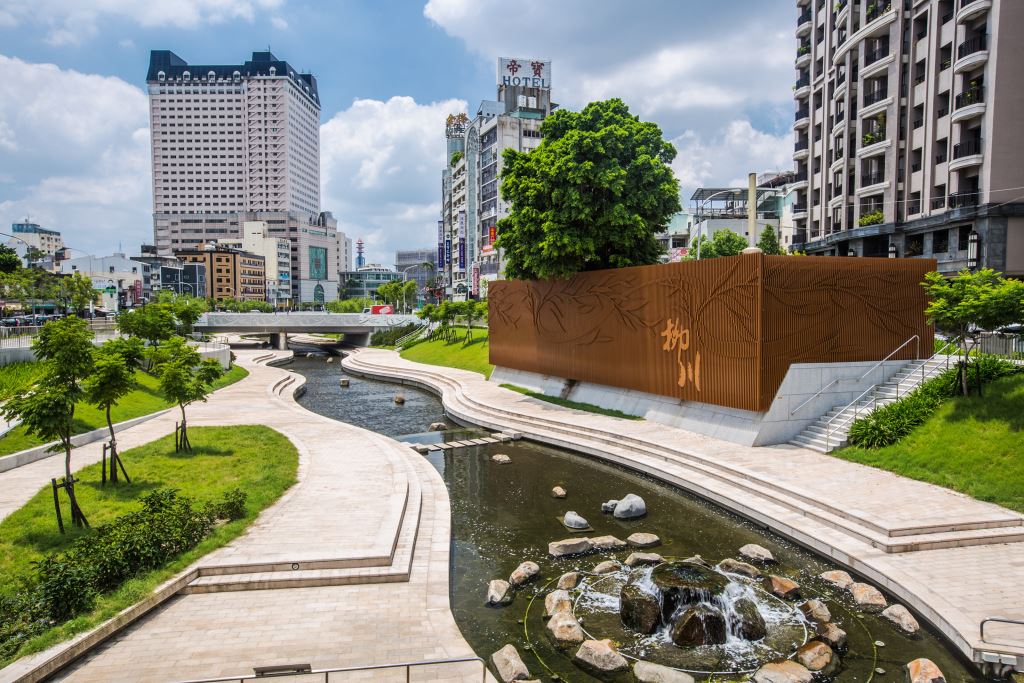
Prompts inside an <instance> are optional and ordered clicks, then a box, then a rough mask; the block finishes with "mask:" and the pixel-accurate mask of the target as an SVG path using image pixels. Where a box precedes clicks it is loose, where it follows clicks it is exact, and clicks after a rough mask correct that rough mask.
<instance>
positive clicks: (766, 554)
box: [740, 543, 775, 564]
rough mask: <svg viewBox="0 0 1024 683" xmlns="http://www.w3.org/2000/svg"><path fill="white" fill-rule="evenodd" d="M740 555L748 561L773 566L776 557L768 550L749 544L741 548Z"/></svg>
mask: <svg viewBox="0 0 1024 683" xmlns="http://www.w3.org/2000/svg"><path fill="white" fill-rule="evenodd" d="M740 555H741V556H743V557H744V558H746V559H748V560H752V561H754V562H760V563H762V564H772V563H774V562H775V556H774V555H772V552H771V551H770V550H768V548H764V547H762V546H759V545H757V544H756V543H748V544H746V545H745V546H743V547H742V548H740Z"/></svg>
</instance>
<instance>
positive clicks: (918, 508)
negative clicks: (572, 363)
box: [343, 349, 1024, 669]
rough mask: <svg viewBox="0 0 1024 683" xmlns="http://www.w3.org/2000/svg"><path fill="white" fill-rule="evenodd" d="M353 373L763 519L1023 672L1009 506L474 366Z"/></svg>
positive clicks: (960, 642)
mask: <svg viewBox="0 0 1024 683" xmlns="http://www.w3.org/2000/svg"><path fill="white" fill-rule="evenodd" d="M343 366H344V367H345V368H346V369H347V370H349V371H350V372H353V373H356V374H369V375H374V376H377V377H385V378H392V379H396V380H402V381H406V382H409V383H412V384H416V385H420V386H423V387H428V388H431V389H433V390H435V391H437V392H439V393H441V395H442V398H443V402H444V405H445V410H446V411H447V412H448V413H449V414H450V415H452V416H453V417H454V418H455V419H457V420H459V421H463V422H467V423H472V424H479V425H482V426H486V427H490V428H494V429H504V430H514V431H518V432H520V433H522V434H523V435H524V436H527V437H530V438H534V439H536V440H538V441H542V442H546V443H551V444H554V445H560V446H565V447H568V448H572V449H574V450H578V451H582V452H585V453H590V454H592V455H595V456H598V457H602V458H605V459H608V460H612V461H615V462H619V463H622V464H626V465H629V466H630V467H633V468H635V469H639V470H641V471H646V472H649V473H651V474H654V475H655V476H658V477H659V478H661V479H664V480H667V481H669V482H671V483H675V484H677V485H679V486H681V487H682V488H685V489H688V490H690V491H693V492H695V493H697V494H699V495H701V496H703V497H706V498H708V499H709V500H712V501H714V502H716V503H718V504H720V505H722V506H723V507H726V508H728V509H731V510H734V511H736V512H739V513H740V514H742V515H744V516H746V517H748V518H750V519H753V520H756V521H758V522H760V523H763V524H765V525H766V526H769V527H771V528H772V529H773V530H775V531H776V532H778V533H781V534H782V535H784V536H787V537H789V538H791V539H793V540H796V541H797V542H799V543H801V544H803V545H805V546H808V547H810V548H813V549H815V550H817V551H818V552H820V553H822V554H823V555H825V556H828V557H831V558H833V559H834V560H835V561H837V562H838V563H840V564H843V565H846V566H847V567H849V568H851V569H853V570H854V571H856V572H857V573H859V574H861V575H862V576H864V577H865V578H866V579H868V580H870V581H871V582H873V583H875V584H877V585H879V586H880V587H882V588H883V589H885V590H887V591H888V592H889V593H890V594H892V595H895V596H896V597H897V598H898V599H899V600H900V601H902V602H903V603H904V604H906V605H908V606H909V607H911V608H912V609H914V610H916V611H917V612H918V613H919V614H921V615H922V616H924V617H925V618H926V619H928V620H929V621H930V622H932V623H933V624H934V625H936V626H937V627H938V628H940V629H941V630H942V631H943V632H944V633H945V634H946V635H947V636H948V637H949V638H950V640H951V641H952V642H953V643H954V644H955V645H956V646H957V647H959V648H960V649H961V650H962V651H963V652H964V653H965V654H966V655H967V656H968V657H970V658H972V659H975V660H976V661H977V660H978V659H979V658H980V657H981V656H982V653H983V652H984V653H997V655H1002V656H1003V657H1004V658H1006V659H1005V660H1004V661H1012V660H1014V659H1016V661H1017V666H1018V667H1019V668H1021V669H1024V626H1003V625H998V624H992V625H990V626H989V627H987V628H986V642H981V640H980V638H979V624H980V622H981V620H982V619H984V618H986V617H989V616H1003V617H1010V618H1016V619H1024V599H1022V597H1021V596H1022V595H1024V542H1021V541H1022V540H1024V533H1022V532H1024V528H1022V526H1021V522H1022V518H1021V516H1020V515H1019V514H1016V513H1014V512H1012V511H1009V510H1006V509H1003V508H1000V507H998V506H995V505H990V504H987V503H983V502H979V501H976V500H974V499H972V498H969V497H967V496H963V495H960V494H957V493H955V492H952V491H949V490H947V489H943V488H940V487H936V486H932V485H930V484H925V483H922V482H918V481H913V480H910V479H906V478H903V477H899V476H897V475H894V474H891V473H888V472H883V471H881V470H877V469H874V468H870V467H865V466H861V465H857V464H854V463H849V462H846V461H843V460H840V459H837V458H833V457H830V456H827V455H822V454H820V453H817V452H814V451H810V450H806V449H802V448H798V447H796V446H792V445H788V444H787V445H783V446H777V447H768V448H753V447H744V446H739V445H736V444H733V443H729V442H726V441H721V440H718V439H714V438H711V437H706V436H703V435H699V434H694V433H692V432H686V431H683V430H680V429H676V428H673V427H668V426H665V425H661V424H659V423H655V422H650V421H646V420H644V421H634V420H622V419H618V418H613V417H606V416H603V415H597V414H593V413H587V412H582V411H577V410H569V409H565V408H561V407H558V406H554V405H552V404H550V403H546V402H544V401H539V400H536V399H532V398H529V397H527V396H523V395H521V394H518V393H516V392H513V391H509V390H507V389H502V388H500V387H499V386H497V385H496V384H492V383H490V382H487V381H486V380H485V379H484V378H483V376H482V375H479V374H477V373H474V372H468V371H464V370H457V369H453V368H445V367H439V366H431V365H423V364H419V363H414V362H411V361H407V360H405V359H402V358H401V357H400V356H399V355H398V354H397V353H396V352H394V351H385V350H379V349H362V350H359V351H358V352H356V353H354V354H353V355H351V356H349V357H347V358H346V359H345V360H344V361H343Z"/></svg>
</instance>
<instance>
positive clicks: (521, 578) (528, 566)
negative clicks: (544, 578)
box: [508, 560, 540, 586]
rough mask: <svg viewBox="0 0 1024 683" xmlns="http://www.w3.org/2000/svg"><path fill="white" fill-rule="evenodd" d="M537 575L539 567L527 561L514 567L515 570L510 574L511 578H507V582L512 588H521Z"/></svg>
mask: <svg viewBox="0 0 1024 683" xmlns="http://www.w3.org/2000/svg"><path fill="white" fill-rule="evenodd" d="M539 573H540V567H539V566H538V565H537V563H536V562H530V561H529V560H527V561H526V562H523V563H521V564H520V565H519V566H518V567H516V570H515V571H514V572H512V576H510V577H508V582H509V583H510V584H512V585H513V586H522V585H523V584H524V583H528V582H530V581H532V580H533V579H535V578H537V574H539Z"/></svg>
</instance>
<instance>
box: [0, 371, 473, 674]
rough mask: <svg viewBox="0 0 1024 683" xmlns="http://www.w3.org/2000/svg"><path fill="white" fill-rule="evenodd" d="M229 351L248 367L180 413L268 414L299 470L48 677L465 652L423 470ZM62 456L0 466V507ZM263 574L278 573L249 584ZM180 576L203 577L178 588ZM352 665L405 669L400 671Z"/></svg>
mask: <svg viewBox="0 0 1024 683" xmlns="http://www.w3.org/2000/svg"><path fill="white" fill-rule="evenodd" d="M282 353H283V352H276V353H275V354H274V355H276V356H278V357H279V356H281V355H282ZM237 355H238V361H239V363H240V364H242V365H243V366H244V367H246V368H247V369H248V370H249V371H250V373H251V374H250V375H249V377H247V378H246V379H244V380H242V381H241V382H238V383H236V384H234V385H232V386H230V387H227V388H225V389H223V390H221V391H219V392H217V393H216V394H214V395H213V396H212V397H211V398H210V400H209V402H208V403H205V404H201V405H197V406H193V407H191V408H190V409H189V410H190V418H189V420H190V424H193V425H197V426H198V425H228V424H263V425H266V426H269V427H272V428H274V429H277V430H278V431H280V432H281V433H283V434H284V435H285V436H287V437H288V438H289V439H290V440H291V441H292V442H293V443H294V444H295V445H296V447H297V448H298V450H299V453H300V466H299V483H298V484H296V486H294V487H293V488H292V489H290V490H289V491H288V492H287V493H286V494H285V495H284V496H283V497H282V499H281V500H280V501H278V502H277V503H276V504H275V505H273V506H272V507H270V508H268V509H267V510H266V511H264V513H263V514H262V515H261V516H260V517H259V518H258V520H257V521H256V522H255V523H254V524H253V526H252V527H250V529H249V530H247V532H246V533H245V534H244V535H243V536H241V537H239V538H238V539H236V540H235V541H234V542H232V543H231V544H229V545H228V546H226V547H224V548H222V549H221V550H219V551H215V552H214V553H211V554H210V555H208V556H207V557H204V558H202V559H201V560H200V561H198V562H197V563H196V566H200V567H203V568H204V569H203V574H204V575H207V574H209V576H205V578H200V579H197V580H196V581H194V582H193V584H192V586H191V587H190V588H187V589H186V590H185V591H184V594H180V595H176V596H174V597H172V598H171V599H170V600H169V601H167V602H165V603H163V604H162V605H160V606H159V607H157V608H155V609H154V610H153V611H152V612H150V613H149V614H148V615H146V616H144V617H142V618H141V619H140V620H139V621H137V622H135V623H134V624H132V625H131V626H129V627H127V628H126V629H125V630H123V631H121V632H119V633H117V634H116V635H114V636H113V637H112V638H111V639H110V640H108V641H107V642H106V643H104V644H103V645H101V646H99V647H97V648H94V649H93V650H92V651H90V652H89V653H88V654H87V655H86V656H85V657H84V658H82V659H81V660H79V661H77V662H75V663H74V664H73V665H71V666H70V667H69V668H66V669H64V670H63V671H61V672H60V673H59V674H58V676H57V677H56V678H55V679H54V680H69V681H85V682H92V681H96V682H99V681H139V682H143V681H174V680H184V679H192V678H206V677H214V676H227V675H234V674H246V673H252V667H254V666H261V665H275V664H295V663H308V664H311V665H312V666H313V668H328V667H345V666H362V665H371V664H387V663H396V662H407V661H421V660H430V659H440V658H453V657H465V656H472V655H473V653H472V651H471V649H470V648H469V646H468V644H467V643H466V642H465V640H464V639H463V638H462V635H461V633H460V632H459V630H458V627H457V626H456V625H455V621H454V619H453V618H452V615H451V612H450V609H449V604H448V569H449V560H448V554H449V543H450V536H449V533H450V512H449V505H448V495H447V491H446V490H445V486H444V482H443V481H442V480H441V478H440V476H439V475H438V474H437V472H436V471H435V470H434V469H433V467H431V466H430V464H429V463H428V462H427V461H426V460H425V459H424V458H422V457H421V456H419V455H418V454H415V453H413V452H412V451H410V450H409V449H407V448H404V447H402V446H400V445H399V444H398V443H397V442H395V441H393V440H391V439H387V438H385V437H382V436H380V435H377V434H374V433H372V432H368V431H366V430H363V429H359V428H357V427H353V426H351V425H347V424H344V423H340V422H336V421H333V420H330V419H328V418H324V417H322V416H319V415H316V414H314V413H311V412H309V411H307V410H305V409H303V408H301V407H300V406H298V405H297V404H296V403H295V401H294V400H293V399H292V391H293V390H294V388H295V387H297V386H299V384H301V382H302V381H303V380H302V378H301V377H299V376H298V375H294V374H293V373H289V372H288V371H287V370H284V369H280V368H275V367H269V366H267V365H265V364H264V363H262V362H256V359H265V358H268V357H270V355H271V354H270V353H269V352H266V351H237ZM289 378H290V380H291V381H288V379H289ZM286 381H288V382H287V384H286V385H285V386H282V384H283V383H284V382H286ZM173 429H174V419H173V413H172V414H171V415H170V416H161V417H158V418H155V419H153V420H150V421H149V422H146V423H144V424H141V425H138V426H136V427H133V428H131V429H128V430H125V431H124V432H122V433H120V434H119V435H118V442H119V444H122V445H123V446H124V448H125V449H127V448H131V447H132V446H136V445H140V444H143V443H147V442H149V441H152V440H153V439H156V438H159V437H161V436H163V435H165V434H168V433H170V432H172V431H173ZM100 449H101V445H100V444H99V443H97V444H92V445H90V446H85V447H83V448H80V449H76V451H75V452H74V463H75V466H76V468H77V467H82V466H85V465H86V464H89V463H91V462H95V461H97V460H98V459H99V458H100ZM61 470H62V460H61V459H59V458H48V459H46V460H42V461H39V462H36V463H32V464H30V465H26V466H24V467H21V468H17V469H14V470H11V471H9V472H4V473H0V491H2V492H3V498H2V500H0V516H6V515H8V514H10V512H11V511H12V510H14V509H17V507H19V506H20V505H22V504H24V502H25V501H26V500H28V498H29V497H31V495H33V493H34V492H35V491H36V490H38V488H39V486H40V482H45V481H47V480H48V479H49V478H50V477H51V476H55V475H57V474H60V473H61ZM292 563H295V565H296V566H298V567H299V570H298V571H292ZM275 570H277V571H275ZM267 577H271V578H273V577H284V578H287V579H289V580H290V581H291V584H282V585H281V587H279V588H276V589H274V590H253V589H255V588H262V587H263V586H264V585H266V581H267ZM296 577H299V578H298V580H296ZM225 581H226V582H228V583H227V585H225V584H224V583H223V582H225ZM378 581H387V583H380V582H378ZM210 582H212V583H210ZM218 582H221V583H218ZM293 584H297V585H293ZM320 584H328V585H320ZM195 586H199V589H201V590H202V591H203V592H195V593H193V592H192V587H195ZM197 590H198V589H197ZM206 591H215V592H206ZM73 642H74V641H73ZM68 645H69V644H68V643H65V644H62V645H60V646H57V647H54V648H51V649H50V650H48V651H46V652H43V653H40V654H38V655H34V656H31V657H26V658H23V659H21V660H19V661H18V662H15V663H14V664H12V665H11V666H9V667H7V668H6V669H3V670H0V681H17V680H25V679H23V678H22V677H23V676H25V675H26V674H28V673H29V672H31V671H32V670H33V668H34V667H36V666H37V665H39V664H40V663H42V662H45V661H46V660H48V659H50V658H51V657H53V656H55V655H57V654H58V653H60V652H61V651H62V650H63V649H64V648H66V647H67V646H68ZM349 677H351V676H349ZM362 677H363V678H373V679H374V680H380V679H385V680H387V679H390V678H394V679H395V680H398V679H402V680H404V672H402V671H387V672H376V673H373V674H364V675H363V676H362ZM415 677H417V678H427V677H429V678H437V679H451V680H476V681H478V680H480V665H479V664H466V665H459V666H448V667H435V668H434V669H433V670H431V671H429V672H427V671H426V670H423V671H420V672H418V673H417V674H416V675H415Z"/></svg>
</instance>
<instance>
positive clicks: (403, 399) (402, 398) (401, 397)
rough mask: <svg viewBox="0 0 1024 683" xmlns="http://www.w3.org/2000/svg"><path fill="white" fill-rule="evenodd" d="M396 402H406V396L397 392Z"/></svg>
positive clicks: (398, 403) (399, 403) (400, 403)
mask: <svg viewBox="0 0 1024 683" xmlns="http://www.w3.org/2000/svg"><path fill="white" fill-rule="evenodd" d="M395 403H396V404H397V405H403V404H404V403H405V396H402V395H401V394H395Z"/></svg>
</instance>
